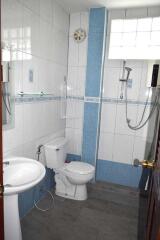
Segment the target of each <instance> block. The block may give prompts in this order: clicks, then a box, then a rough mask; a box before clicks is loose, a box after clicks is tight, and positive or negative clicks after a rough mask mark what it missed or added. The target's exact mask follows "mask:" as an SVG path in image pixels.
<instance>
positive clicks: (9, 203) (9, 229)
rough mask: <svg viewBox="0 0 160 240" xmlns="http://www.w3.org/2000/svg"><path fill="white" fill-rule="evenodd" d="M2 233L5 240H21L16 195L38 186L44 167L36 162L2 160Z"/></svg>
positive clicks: (30, 160)
mask: <svg viewBox="0 0 160 240" xmlns="http://www.w3.org/2000/svg"><path fill="white" fill-rule="evenodd" d="M3 170H4V231H5V240H22V233H21V225H20V219H19V209H18V193H20V192H24V191H25V190H27V189H29V188H31V187H33V186H35V185H36V184H38V183H39V182H40V181H41V180H42V179H43V178H44V176H45V173H46V170H45V167H44V166H43V165H42V164H41V163H39V162H37V161H36V160H32V159H28V158H23V157H14V158H7V159H5V160H4V169H3Z"/></svg>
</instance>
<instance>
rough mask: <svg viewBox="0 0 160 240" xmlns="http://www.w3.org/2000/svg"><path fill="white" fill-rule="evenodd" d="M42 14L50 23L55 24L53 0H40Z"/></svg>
mask: <svg viewBox="0 0 160 240" xmlns="http://www.w3.org/2000/svg"><path fill="white" fill-rule="evenodd" d="M40 16H41V17H42V18H43V19H44V20H46V21H47V22H48V23H50V24H53V1H52V0H45V1H44V0H40Z"/></svg>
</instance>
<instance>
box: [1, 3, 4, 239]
mask: <svg viewBox="0 0 160 240" xmlns="http://www.w3.org/2000/svg"><path fill="white" fill-rule="evenodd" d="M1 39H2V38H1V0H0V89H1V90H0V239H1V240H4V202H3V145H2V131H3V128H2V78H3V77H2V49H1Z"/></svg>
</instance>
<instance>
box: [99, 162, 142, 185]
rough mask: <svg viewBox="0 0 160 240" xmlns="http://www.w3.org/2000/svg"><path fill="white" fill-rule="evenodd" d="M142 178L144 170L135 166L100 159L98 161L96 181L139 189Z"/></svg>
mask: <svg viewBox="0 0 160 240" xmlns="http://www.w3.org/2000/svg"><path fill="white" fill-rule="evenodd" d="M141 176H142V169H141V168H136V167H134V166H133V165H130V164H124V163H118V162H112V161H108V160H100V159H99V160H98V161H97V172H96V180H100V181H106V182H112V183H116V184H120V185H124V186H130V187H138V186H139V182H140V179H141Z"/></svg>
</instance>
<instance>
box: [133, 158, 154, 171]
mask: <svg viewBox="0 0 160 240" xmlns="http://www.w3.org/2000/svg"><path fill="white" fill-rule="evenodd" d="M133 165H134V166H135V167H138V166H142V167H144V168H150V169H153V168H154V167H155V161H154V160H151V161H149V160H142V161H140V160H139V159H134V162H133Z"/></svg>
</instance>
